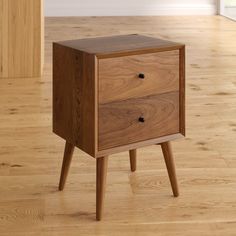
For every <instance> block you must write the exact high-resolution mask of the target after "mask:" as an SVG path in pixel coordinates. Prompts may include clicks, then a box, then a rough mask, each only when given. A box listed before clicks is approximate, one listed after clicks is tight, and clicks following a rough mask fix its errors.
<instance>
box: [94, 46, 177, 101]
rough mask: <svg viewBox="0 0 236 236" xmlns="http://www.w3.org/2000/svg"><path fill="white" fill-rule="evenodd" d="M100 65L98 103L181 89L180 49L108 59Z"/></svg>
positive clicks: (101, 61) (102, 60)
mask: <svg viewBox="0 0 236 236" xmlns="http://www.w3.org/2000/svg"><path fill="white" fill-rule="evenodd" d="M98 63H99V103H107V102H112V101H119V100H124V99H128V98H138V97H143V96H149V95H154V94H161V93H166V92H171V91H177V90H179V50H173V51H165V52H156V53H150V54H141V55H133V56H124V57H115V58H106V59H100V60H99V62H98ZM142 74H143V75H144V78H140V77H142ZM139 75H140V77H139Z"/></svg>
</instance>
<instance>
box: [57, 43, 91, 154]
mask: <svg viewBox="0 0 236 236" xmlns="http://www.w3.org/2000/svg"><path fill="white" fill-rule="evenodd" d="M93 62H94V57H93V56H90V55H87V54H84V53H82V52H79V51H76V50H73V49H70V48H67V47H64V46H61V45H59V44H54V45H53V131H54V132H55V133H56V134H58V135H59V136H61V137H62V138H64V139H65V140H67V141H68V142H70V143H72V144H74V145H75V146H77V147H78V148H80V149H81V150H83V151H85V152H87V153H88V154H90V155H92V156H94V155H95V121H94V119H95V106H94V104H95V95H94V68H93ZM90 63H91V64H90Z"/></svg>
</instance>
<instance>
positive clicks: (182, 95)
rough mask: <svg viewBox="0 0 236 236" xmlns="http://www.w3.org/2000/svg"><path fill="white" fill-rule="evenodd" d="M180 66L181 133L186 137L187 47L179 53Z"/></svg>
mask: <svg viewBox="0 0 236 236" xmlns="http://www.w3.org/2000/svg"><path fill="white" fill-rule="evenodd" d="M179 58H180V60H179V61H180V66H179V79H180V93H179V96H180V97H179V101H180V106H179V109H180V112H179V114H180V119H179V120H180V126H179V127H180V133H181V134H182V135H185V46H183V47H182V48H181V49H180V53H179Z"/></svg>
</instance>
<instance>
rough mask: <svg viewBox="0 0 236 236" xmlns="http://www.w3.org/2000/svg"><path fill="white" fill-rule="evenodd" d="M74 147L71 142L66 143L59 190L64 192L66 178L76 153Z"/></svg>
mask: <svg viewBox="0 0 236 236" xmlns="http://www.w3.org/2000/svg"><path fill="white" fill-rule="evenodd" d="M74 148H75V147H74V146H73V145H72V144H70V143H69V142H66V145H65V150H64V157H63V163H62V167H61V177H60V183H59V190H60V191H62V190H63V189H64V186H65V183H66V178H67V175H68V172H69V169H70V163H71V159H72V156H73V152H74Z"/></svg>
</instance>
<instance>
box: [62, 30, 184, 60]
mask: <svg viewBox="0 0 236 236" xmlns="http://www.w3.org/2000/svg"><path fill="white" fill-rule="evenodd" d="M60 44H61V45H64V46H67V47H70V48H74V49H77V50H79V51H84V52H87V53H90V54H95V55H96V56H97V57H98V58H109V57H116V56H118V57H119V56H123V55H131V54H144V53H148V52H149V53H150V52H155V51H166V50H175V49H179V48H180V47H182V46H183V44H180V43H175V42H170V41H167V40H163V39H157V38H154V37H150V36H145V35H139V34H130V35H118V36H117V35H116V36H106V37H96V38H86V39H76V40H68V41H62V42H60Z"/></svg>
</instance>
